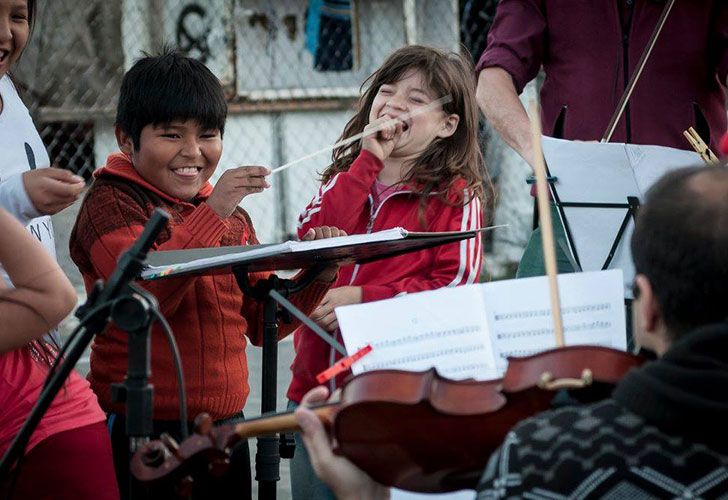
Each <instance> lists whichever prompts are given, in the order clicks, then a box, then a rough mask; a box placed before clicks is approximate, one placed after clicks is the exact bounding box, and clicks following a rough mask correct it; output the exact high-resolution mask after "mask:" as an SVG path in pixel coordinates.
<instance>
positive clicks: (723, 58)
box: [713, 3, 728, 85]
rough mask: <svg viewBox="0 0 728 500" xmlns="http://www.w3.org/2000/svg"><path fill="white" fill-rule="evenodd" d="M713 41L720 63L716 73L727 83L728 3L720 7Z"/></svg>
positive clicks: (721, 81) (716, 17) (724, 83)
mask: <svg viewBox="0 0 728 500" xmlns="http://www.w3.org/2000/svg"><path fill="white" fill-rule="evenodd" d="M713 43H714V44H715V47H714V50H715V54H716V57H717V63H718V64H717V66H716V73H717V74H718V78H719V79H720V83H721V84H722V85H726V79H728V3H723V5H721V6H720V7H718V15H717V16H715V36H714V39H713Z"/></svg>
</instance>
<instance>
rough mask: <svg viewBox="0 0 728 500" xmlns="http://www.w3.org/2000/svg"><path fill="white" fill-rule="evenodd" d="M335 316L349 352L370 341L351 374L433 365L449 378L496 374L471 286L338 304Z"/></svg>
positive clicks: (480, 297) (479, 306)
mask: <svg viewBox="0 0 728 500" xmlns="http://www.w3.org/2000/svg"><path fill="white" fill-rule="evenodd" d="M336 317H337V319H338V321H339V328H340V329H341V332H342V337H343V339H344V343H345V345H346V350H347V351H348V352H349V353H352V352H356V351H357V350H359V349H360V348H362V347H364V346H365V345H367V344H370V345H371V346H372V352H370V353H369V354H367V355H366V356H364V357H363V358H362V359H361V360H360V361H358V362H356V363H355V364H354V365H353V367H352V370H353V372H354V373H361V372H365V371H372V370H382V369H390V368H393V369H400V370H409V371H422V370H427V369H428V368H431V367H433V366H436V367H437V369H438V371H439V372H440V374H441V375H443V376H445V377H447V378H450V379H454V380H459V379H464V378H474V379H477V380H487V379H489V378H493V377H494V376H495V375H496V362H495V355H494V352H493V347H492V345H491V343H490V341H489V340H488V339H489V334H488V322H487V319H486V314H485V306H484V304H483V295H482V294H481V293H479V291H478V290H477V289H476V288H473V285H469V286H460V287H456V288H442V289H440V290H434V291H431V292H422V293H414V294H408V295H403V296H400V297H395V298H393V299H389V300H380V301H377V302H369V303H366V304H356V305H351V306H344V307H338V308H337V309H336Z"/></svg>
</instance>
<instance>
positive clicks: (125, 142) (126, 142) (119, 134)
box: [114, 125, 134, 156]
mask: <svg viewBox="0 0 728 500" xmlns="http://www.w3.org/2000/svg"><path fill="white" fill-rule="evenodd" d="M114 134H116V143H117V144H118V145H119V149H120V150H121V152H122V153H124V154H127V155H129V156H131V153H132V151H134V141H132V139H131V136H130V135H129V134H127V133H126V132H124V131H123V130H121V127H119V126H118V125H117V126H116V127H114Z"/></svg>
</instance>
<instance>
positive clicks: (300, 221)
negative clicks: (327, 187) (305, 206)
mask: <svg viewBox="0 0 728 500" xmlns="http://www.w3.org/2000/svg"><path fill="white" fill-rule="evenodd" d="M320 211H321V207H316V208H312V209H311V210H308V211H306V212H304V213H303V214H301V217H302V218H299V219H298V229H301V228H302V227H303V225H304V224H306V223H307V222H308V221H310V220H311V217H312V216H313V215H314V214H316V213H318V212H320ZM304 215H305V217H304Z"/></svg>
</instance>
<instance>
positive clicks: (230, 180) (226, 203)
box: [206, 167, 270, 219]
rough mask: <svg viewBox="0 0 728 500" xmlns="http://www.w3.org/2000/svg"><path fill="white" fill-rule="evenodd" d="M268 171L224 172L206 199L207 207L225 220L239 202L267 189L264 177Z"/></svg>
mask: <svg viewBox="0 0 728 500" xmlns="http://www.w3.org/2000/svg"><path fill="white" fill-rule="evenodd" d="M267 175H270V170H269V169H267V168H265V167H238V168H231V169H230V170H226V171H225V172H224V173H223V174H222V175H221V176H220V179H219V180H218V181H217V184H215V189H213V190H212V194H210V197H209V198H208V199H207V202H206V203H207V205H208V206H209V207H210V208H211V209H213V210H214V211H215V213H216V214H217V215H219V216H220V217H221V218H223V219H226V218H228V217H230V215H231V214H232V213H233V211H234V210H235V207H237V206H238V205H239V204H240V202H241V201H242V200H243V198H245V197H246V196H248V195H249V194H253V193H260V192H262V191H263V190H264V189H266V188H269V187H270V184H268V182H267V181H266V180H265V177H266V176H267Z"/></svg>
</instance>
